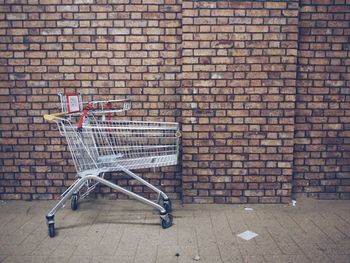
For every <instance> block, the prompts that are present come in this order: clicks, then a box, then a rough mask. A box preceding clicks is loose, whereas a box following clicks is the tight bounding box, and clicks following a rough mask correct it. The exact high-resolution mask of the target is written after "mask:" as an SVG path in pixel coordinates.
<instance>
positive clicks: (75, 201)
mask: <svg viewBox="0 0 350 263" xmlns="http://www.w3.org/2000/svg"><path fill="white" fill-rule="evenodd" d="M78 206H79V196H78V194H73V195H72V199H71V200H70V207H71V208H72V210H73V211H75V210H77V209H78Z"/></svg>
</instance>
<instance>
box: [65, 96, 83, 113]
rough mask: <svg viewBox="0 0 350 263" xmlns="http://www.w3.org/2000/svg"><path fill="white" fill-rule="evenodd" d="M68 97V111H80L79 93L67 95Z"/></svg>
mask: <svg viewBox="0 0 350 263" xmlns="http://www.w3.org/2000/svg"><path fill="white" fill-rule="evenodd" d="M66 99H67V110H68V113H71V112H77V111H80V107H79V95H75V94H72V95H67V97H66Z"/></svg>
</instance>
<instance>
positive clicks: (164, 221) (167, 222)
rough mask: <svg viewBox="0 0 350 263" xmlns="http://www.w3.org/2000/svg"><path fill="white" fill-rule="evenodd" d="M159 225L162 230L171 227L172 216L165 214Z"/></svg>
mask: <svg viewBox="0 0 350 263" xmlns="http://www.w3.org/2000/svg"><path fill="white" fill-rule="evenodd" d="M161 221H162V222H161V225H162V228H163V229H166V228H169V227H171V226H172V225H173V216H172V214H167V216H166V218H165V219H164V218H161Z"/></svg>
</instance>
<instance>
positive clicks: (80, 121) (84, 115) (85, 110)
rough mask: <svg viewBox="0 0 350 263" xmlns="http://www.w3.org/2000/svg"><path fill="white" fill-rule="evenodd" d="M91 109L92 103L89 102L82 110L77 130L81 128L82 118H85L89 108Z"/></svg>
mask: <svg viewBox="0 0 350 263" xmlns="http://www.w3.org/2000/svg"><path fill="white" fill-rule="evenodd" d="M91 109H92V104H91V103H90V102H89V103H88V105H87V106H86V107H85V109H84V110H83V114H82V115H81V117H80V119H79V121H78V131H81V130H82V127H83V122H84V119H85V117H86V115H87V114H88V112H89V110H91Z"/></svg>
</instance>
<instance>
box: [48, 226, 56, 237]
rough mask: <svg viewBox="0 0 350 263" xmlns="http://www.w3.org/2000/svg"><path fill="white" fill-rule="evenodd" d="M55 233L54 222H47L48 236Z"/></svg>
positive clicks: (52, 235)
mask: <svg viewBox="0 0 350 263" xmlns="http://www.w3.org/2000/svg"><path fill="white" fill-rule="evenodd" d="M55 235H56V231H55V224H54V223H51V224H49V236H50V237H54V236H55Z"/></svg>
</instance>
